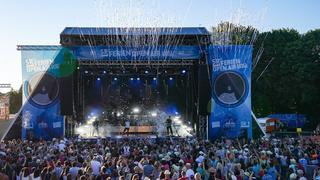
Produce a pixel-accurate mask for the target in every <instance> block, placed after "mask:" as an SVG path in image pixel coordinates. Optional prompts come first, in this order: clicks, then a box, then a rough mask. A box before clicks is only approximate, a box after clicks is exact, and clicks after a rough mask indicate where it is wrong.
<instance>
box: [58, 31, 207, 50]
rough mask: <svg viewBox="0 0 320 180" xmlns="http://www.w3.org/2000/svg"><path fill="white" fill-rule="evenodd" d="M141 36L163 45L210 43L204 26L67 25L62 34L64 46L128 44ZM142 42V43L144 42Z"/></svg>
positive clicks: (145, 41) (143, 38)
mask: <svg viewBox="0 0 320 180" xmlns="http://www.w3.org/2000/svg"><path fill="white" fill-rule="evenodd" d="M132 38H134V41H135V43H136V42H139V41H137V38H141V39H142V42H144V43H148V42H152V43H155V41H157V42H156V43H157V44H160V45H163V44H167V43H170V42H172V41H174V43H176V44H177V45H199V44H201V45H204V44H208V43H210V32H209V31H208V30H207V29H206V28H204V27H164V28H151V27H145V28H144V27H143V28H134V27H132V28H119V27H118V28H103V27H66V28H65V29H64V30H63V31H62V33H61V34H60V43H61V45H63V46H77V45H81V46H83V45H122V46H123V45H127V44H131V43H130V42H129V39H131V40H132ZM142 42H140V43H141V44H143V43H142Z"/></svg>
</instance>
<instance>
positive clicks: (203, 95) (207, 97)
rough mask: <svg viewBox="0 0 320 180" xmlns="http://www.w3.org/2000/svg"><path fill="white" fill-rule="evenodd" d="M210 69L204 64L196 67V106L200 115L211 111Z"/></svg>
mask: <svg viewBox="0 0 320 180" xmlns="http://www.w3.org/2000/svg"><path fill="white" fill-rule="evenodd" d="M211 70H212V68H211V67H210V66H208V65H206V64H201V65H199V67H198V107H199V114H200V115H208V114H210V112H211V107H210V105H211V96H212V95H211V94H212V93H211V90H212V88H211V84H210V81H211V73H212V72H211Z"/></svg>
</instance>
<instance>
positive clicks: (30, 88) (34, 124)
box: [21, 46, 72, 140]
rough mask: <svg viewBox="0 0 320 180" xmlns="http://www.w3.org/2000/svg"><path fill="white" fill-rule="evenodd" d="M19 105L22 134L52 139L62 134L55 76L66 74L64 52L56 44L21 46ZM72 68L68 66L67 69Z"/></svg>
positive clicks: (62, 120)
mask: <svg viewBox="0 0 320 180" xmlns="http://www.w3.org/2000/svg"><path fill="white" fill-rule="evenodd" d="M21 51H22V52H21V60H22V80H23V107H22V108H23V109H22V111H21V113H22V138H23V139H25V138H36V139H39V138H42V139H46V140H48V139H52V138H59V137H62V136H63V135H64V117H63V116H61V114H60V100H59V91H60V87H59V78H60V77H62V76H65V75H67V74H68V72H66V71H65V68H62V67H65V66H64V64H65V61H66V60H65V59H66V56H67V59H68V55H67V53H66V50H65V49H64V48H61V47H59V46H49V47H48V46H44V47H42V46H39V47H37V48H31V49H30V48H23V47H22V48H21ZM67 71H70V72H71V71H72V70H67Z"/></svg>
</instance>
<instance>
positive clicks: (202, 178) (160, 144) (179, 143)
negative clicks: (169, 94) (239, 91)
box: [0, 137, 320, 180]
mask: <svg viewBox="0 0 320 180" xmlns="http://www.w3.org/2000/svg"><path fill="white" fill-rule="evenodd" d="M319 153H320V147H319V144H318V142H317V141H315V140H314V139H312V138H310V137H308V138H306V137H304V138H303V137H300V138H281V139H277V138H269V139H267V138H261V139H258V140H251V141H250V142H249V141H246V140H228V139H223V138H222V139H219V140H216V141H214V142H209V141H206V140H198V139H196V138H192V137H189V138H155V139H150V138H149V139H143V138H136V139H132V138H131V139H129V138H128V139H95V140H86V139H79V138H72V139H53V140H52V141H44V140H39V141H27V140H24V141H21V140H11V141H4V142H1V145H0V169H1V172H0V179H1V180H6V179H17V180H38V179H39V180H40V179H41V180H60V179H61V180H92V179H99V180H100V179H110V180H118V179H119V180H141V179H142V180H149V179H150V180H158V179H159V180H177V179H179V180H191V179H195V180H215V179H221V180H248V179H262V180H276V179H290V180H295V179H296V180H305V179H315V180H318V179H320V170H319V168H318V167H319V162H320V155H319Z"/></svg>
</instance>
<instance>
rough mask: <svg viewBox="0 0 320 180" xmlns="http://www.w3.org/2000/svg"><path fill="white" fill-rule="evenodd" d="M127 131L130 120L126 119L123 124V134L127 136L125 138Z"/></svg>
mask: <svg viewBox="0 0 320 180" xmlns="http://www.w3.org/2000/svg"><path fill="white" fill-rule="evenodd" d="M129 130H130V120H129V119H127V120H126V122H125V126H124V130H123V132H122V133H123V134H125V133H126V134H127V136H129Z"/></svg>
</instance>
